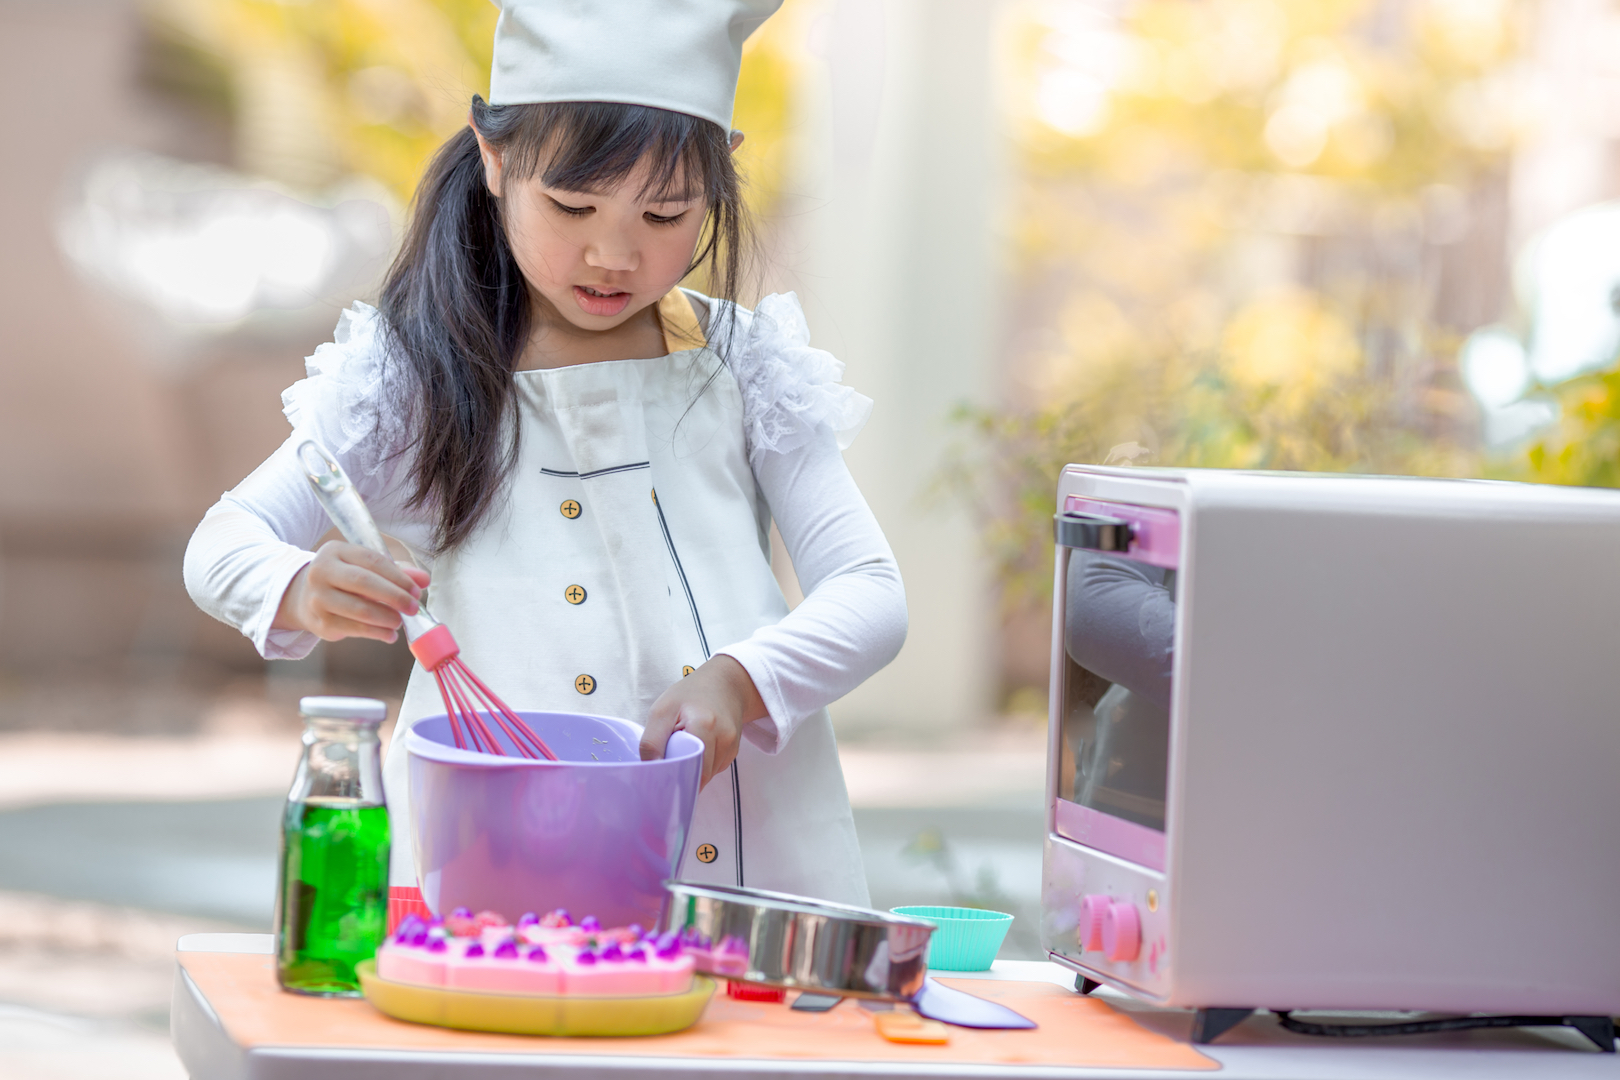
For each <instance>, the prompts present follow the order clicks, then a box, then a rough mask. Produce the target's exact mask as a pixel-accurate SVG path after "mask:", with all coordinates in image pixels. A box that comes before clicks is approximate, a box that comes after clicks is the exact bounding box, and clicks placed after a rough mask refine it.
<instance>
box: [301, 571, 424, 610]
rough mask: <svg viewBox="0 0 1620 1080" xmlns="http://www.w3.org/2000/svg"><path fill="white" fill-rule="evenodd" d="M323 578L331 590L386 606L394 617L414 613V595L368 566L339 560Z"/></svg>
mask: <svg viewBox="0 0 1620 1080" xmlns="http://www.w3.org/2000/svg"><path fill="white" fill-rule="evenodd" d="M324 578H325V583H326V584H327V585H328V586H330V587H331V588H332V589H333V590H335V591H337V592H342V593H348V594H349V595H351V596H356V597H359V598H361V599H363V600H369V601H371V602H372V603H375V604H379V605H382V606H384V607H387V608H389V609H391V610H392V611H393V612H394V613H395V615H396V617H397V616H398V615H399V614H400V613H403V614H406V615H413V614H415V613H416V610H417V602H416V598H415V597H414V596H412V595H411V594H410V593H409V592H407V591H406V590H404V589H401V588H399V587H398V586H397V585H395V584H393V583H392V582H390V581H387V580H385V579H384V578H382V577H381V576H380V575H378V574H376V573H374V572H372V571H371V570H370V569H369V568H368V567H363V566H356V565H354V564H353V563H346V562H340V563H338V564H337V565H336V566H334V567H332V568H331V569H330V570H329V571H328V572H327V573H326V574H325V575H324ZM413 587H414V586H413ZM391 625H397V623H396V624H391Z"/></svg>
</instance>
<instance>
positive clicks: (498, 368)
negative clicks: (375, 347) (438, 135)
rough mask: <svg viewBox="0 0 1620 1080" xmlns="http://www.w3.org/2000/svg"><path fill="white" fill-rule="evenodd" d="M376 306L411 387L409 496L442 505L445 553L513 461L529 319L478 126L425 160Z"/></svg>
mask: <svg viewBox="0 0 1620 1080" xmlns="http://www.w3.org/2000/svg"><path fill="white" fill-rule="evenodd" d="M482 104H483V102H482V101H479V102H477V105H482ZM379 307H380V310H381V312H382V315H383V322H384V323H385V324H386V325H387V327H388V333H389V336H390V342H389V344H390V346H391V350H390V359H391V360H393V361H394V362H397V363H400V364H402V365H403V366H404V368H405V369H406V374H407V378H408V381H409V382H410V383H411V384H412V385H413V387H414V389H415V393H414V395H413V396H412V397H413V400H412V402H411V405H410V411H409V424H410V429H411V430H412V431H413V432H415V438H414V440H413V441H412V443H411V444H410V446H409V447H408V449H407V451H406V452H407V453H408V455H409V457H410V476H411V482H412V493H411V499H410V504H409V505H411V506H412V507H413V508H420V507H429V508H431V509H433V510H434V511H435V513H436V516H437V518H438V521H437V527H436V529H435V533H434V542H435V546H436V547H437V548H438V549H440V550H443V549H445V548H450V547H453V546H455V545H456V544H458V543H460V542H461V541H462V540H464V539H465V538H466V537H467V535H468V533H470V532H471V531H472V529H473V528H474V526H476V525H477V524H478V522H479V521H481V520H482V519H483V518H484V516H485V515H486V514H487V513H488V511H489V509H490V506H491V504H492V502H493V500H494V498H495V496H496V494H497V493H498V492H499V491H500V489H501V487H502V485H503V483H504V481H505V479H506V477H507V475H508V474H509V473H510V472H511V469H512V467H513V465H514V464H515V462H516V461H517V449H518V428H519V425H518V424H517V423H516V422H515V417H513V416H512V415H511V414H512V412H513V410H514V405H513V385H512V370H513V368H514V367H515V366H516V364H517V360H518V356H519V354H520V353H521V352H522V348H523V343H524V341H525V340H526V339H527V337H528V327H529V295H528V289H527V287H526V285H525V284H524V280H523V273H522V271H521V270H519V269H518V265H517V262H516V260H515V259H514V258H513V257H512V252H511V249H510V248H509V247H508V246H507V242H506V232H505V230H504V229H503V228H502V227H501V218H500V204H499V201H498V200H497V199H496V198H495V197H494V196H493V195H492V194H490V191H489V188H488V187H487V186H486V184H485V183H484V167H483V162H482V160H481V159H480V157H479V153H478V140H477V138H476V137H475V136H474V135H473V131H472V128H470V127H467V128H463V129H462V130H461V131H460V132H458V133H457V134H456V135H455V136H454V137H452V138H451V139H450V141H449V142H447V143H445V145H444V146H443V147H441V148H440V150H439V152H438V153H437V154H436V155H435V156H434V158H433V161H432V163H431V164H430V165H429V166H428V170H427V174H426V175H425V176H424V177H423V179H422V183H421V185H420V186H419V188H418V190H417V197H416V205H415V213H414V216H413V218H412V221H411V225H410V229H409V231H408V232H407V234H406V237H405V242H404V244H403V246H402V247H401V249H400V253H399V256H398V257H397V258H396V259H395V261H394V265H393V267H392V269H391V270H390V271H389V274H388V279H387V282H386V283H385V285H384V286H383V291H382V297H381V300H380V303H379Z"/></svg>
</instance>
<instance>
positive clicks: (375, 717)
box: [298, 697, 388, 724]
mask: <svg viewBox="0 0 1620 1080" xmlns="http://www.w3.org/2000/svg"><path fill="white" fill-rule="evenodd" d="M298 715H299V716H306V717H307V716H315V717H321V718H323V719H327V720H359V721H361V722H363V723H371V724H380V723H382V722H383V721H384V720H385V719H387V718H388V706H387V705H385V704H384V703H383V702H381V701H378V700H377V699H376V698H368V697H307V698H299V699H298Z"/></svg>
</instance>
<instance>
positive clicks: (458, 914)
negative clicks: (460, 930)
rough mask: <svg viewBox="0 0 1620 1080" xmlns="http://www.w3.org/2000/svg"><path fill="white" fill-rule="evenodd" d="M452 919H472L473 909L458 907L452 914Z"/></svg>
mask: <svg viewBox="0 0 1620 1080" xmlns="http://www.w3.org/2000/svg"><path fill="white" fill-rule="evenodd" d="M450 917H451V918H452V919H470V918H472V908H467V907H458V908H456V910H454V911H452V912H451V913H450Z"/></svg>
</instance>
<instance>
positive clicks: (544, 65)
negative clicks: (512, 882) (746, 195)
mask: <svg viewBox="0 0 1620 1080" xmlns="http://www.w3.org/2000/svg"><path fill="white" fill-rule="evenodd" d="M777 2H779V0H753V2H748V0H687V2H684V3H680V4H672V3H669V2H668V0H620V2H618V3H616V4H613V5H597V4H579V3H577V2H570V0H533V2H519V0H507V2H506V3H504V4H503V10H502V13H501V16H500V21H499V24H498V28H497V30H496V36H495V63H494V72H493V76H492V79H491V94H490V99H491V103H489V104H486V103H485V102H484V101H483V100H481V99H480V98H477V97H474V98H473V102H472V111H471V115H470V118H469V120H470V123H469V126H468V128H467V129H465V130H464V131H462V132H461V133H459V134H457V135H456V136H454V137H453V138H452V139H451V140H450V141H449V142H448V143H447V144H446V145H445V146H444V147H443V149H441V150H440V151H439V153H438V155H437V157H436V158H435V159H434V161H433V163H432V165H431V166H430V167H429V169H428V172H427V175H426V176H425V177H424V178H423V180H422V184H421V187H420V189H419V191H418V194H417V201H416V206H415V214H414V219H413V221H412V223H411V226H410V230H409V233H408V235H407V237H406V240H405V243H404V247H403V249H402V251H401V253H400V255H399V258H398V260H397V261H396V262H395V264H394V266H393V268H392V269H391V271H390V272H389V275H388V278H387V281H386V283H385V285H384V287H383V291H382V296H381V300H380V303H379V306H378V308H377V309H372V308H370V307H368V306H366V305H364V304H355V305H354V306H353V307H351V308H350V309H349V310H348V311H346V312H344V314H343V316H342V318H341V319H340V320H339V322H338V327H337V332H336V334H335V340H334V341H333V342H332V343H331V344H327V345H323V346H321V347H320V348H319V349H317V350H316V352H315V355H314V356H312V357H310V358H309V361H308V369H309V378H307V379H305V380H303V381H301V382H299V383H296V384H294V385H293V386H292V387H291V388H290V389H288V390H287V391H286V393H284V394H283V395H282V402H283V406H284V409H285V412H286V414H287V418H288V419H289V421H291V423H292V425H293V428H294V432H293V435H292V437H291V438H289V439H288V441H287V442H286V443H284V444H283V445H282V446H281V447H280V449H278V450H277V451H276V452H275V453H274V454H272V455H271V457H270V458H269V459H268V460H267V461H266V462H265V463H264V464H263V465H261V466H260V467H259V468H258V469H257V470H255V471H254V472H253V474H252V475H251V476H249V477H248V478H247V479H246V480H244V481H243V482H242V483H241V484H240V485H239V486H238V487H237V488H235V489H234V490H233V491H231V492H229V493H227V494H226V495H225V496H224V497H223V498H222V499H221V500H220V501H219V503H218V504H216V505H215V506H214V507H213V508H212V509H211V510H210V511H209V512H208V514H207V516H206V517H205V518H204V519H203V522H202V524H201V525H200V526H199V527H198V529H197V532H196V534H195V536H193V538H192V541H191V545H190V547H189V549H188V550H187V552H186V564H185V576H186V586H187V588H188V589H189V590H190V592H191V595H192V597H193V598H194V599H195V600H196V602H197V603H198V604H199V605H200V606H201V607H202V608H203V609H204V610H206V611H208V612H209V613H210V614H212V615H214V616H215V617H217V618H219V619H222V620H224V621H225V622H228V623H230V624H232V625H234V626H236V627H238V628H239V629H240V630H241V631H242V632H243V633H244V634H245V635H247V636H248V637H249V638H250V639H251V640H252V641H253V643H254V645H255V646H257V648H258V649H259V651H260V652H261V653H262V654H263V655H264V656H266V657H268V658H271V659H276V658H297V657H301V656H304V655H306V654H307V653H308V652H309V651H310V649H312V648H313V647H314V646H315V643H316V641H317V640H318V639H325V640H328V641H332V640H337V639H339V638H344V637H369V638H377V639H379V640H384V641H392V640H395V638H396V635H397V633H398V628H399V626H400V622H401V613H410V612H413V611H415V610H416V604H417V602H418V600H421V599H422V598H423V597H424V595H425V592H426V590H428V589H429V588H430V587H431V594H432V606H433V610H434V613H435V615H436V616H438V617H439V618H440V619H442V620H444V621H445V622H446V623H447V624H448V625H449V626H450V627H451V628H452V629H453V630H454V632H455V634H456V637H457V639H458V640H459V641H460V643H461V646H462V651H463V656H464V658H465V659H466V661H467V664H468V666H469V667H470V668H472V669H473V670H474V671H476V672H478V673H479V674H480V675H481V676H482V677H483V678H484V679H485V680H486V681H487V682H488V683H489V684H490V685H491V686H492V687H493V688H495V690H496V692H497V693H499V694H500V695H501V696H502V697H503V698H505V699H506V701H507V702H508V703H509V704H511V705H512V706H513V707H514V708H518V709H531V710H559V711H573V712H589V713H598V714H605V715H612V716H622V717H628V718H630V719H632V720H635V721H637V722H639V723H643V724H644V725H645V734H644V736H643V743H642V753H643V756H644V757H656V756H659V755H661V754H662V752H663V747H664V744H665V742H666V741H667V740H668V738H669V736H670V734H671V733H672V732H673V731H675V730H676V729H684V730H686V731H689V732H691V733H692V734H694V735H696V736H697V737H698V738H700V739H701V740H702V741H703V744H704V750H705V753H704V767H703V781H704V785H705V786H704V788H703V790H702V792H701V793H700V795H699V796H698V802H697V810H696V813H695V815H694V818H693V822H692V829H691V832H690V834H689V836H688V838H687V845H686V849H685V852H684V855H683V859H682V863H681V865H680V868H679V874H680V876H681V877H683V878H686V879H688V880H695V881H701V882H708V883H714V884H727V885H731V884H736V885H742V884H747V885H750V886H755V887H760V888H767V889H775V890H780V891H784V892H790V893H797V894H800V895H808V896H815V897H821V898H824V899H829V900H835V901H842V902H845V903H854V904H860V905H866V904H867V903H868V898H867V890H866V879H865V875H864V872H863V870H862V867H861V861H860V851H859V847H858V845H857V842H856V837H855V828H854V821H853V818H852V816H851V813H850V807H849V798H848V795H847V793H846V791H845V788H844V783H843V777H842V773H841V771H840V769H839V765H838V752H837V748H836V746H835V745H834V741H833V732H832V726H831V723H830V721H829V720H828V717H827V713H826V709H825V706H826V705H827V704H828V703H829V702H831V701H833V700H835V699H836V698H839V697H841V696H843V695H844V694H845V693H847V692H848V691H849V690H851V689H852V688H854V687H855V686H856V685H858V684H859V683H860V682H862V681H863V680H865V679H866V678H867V677H869V676H870V675H871V674H872V673H873V672H875V671H877V670H878V669H879V668H881V667H882V666H883V665H884V664H887V663H888V662H889V661H890V660H891V659H893V657H894V655H895V653H896V652H898V651H899V648H900V645H901V642H902V641H903V639H904V637H905V629H906V610H905V597H904V593H903V591H902V588H901V583H900V576H899V572H898V570H897V568H896V566H895V562H894V557H893V555H892V553H891V552H890V550H889V546H888V544H887V542H886V541H885V540H884V537H883V534H882V532H881V531H880V530H879V529H878V526H877V523H876V521H875V520H874V519H873V517H872V513H871V511H870V510H869V509H868V508H867V505H866V503H865V501H864V500H863V499H862V497H861V494H860V492H859V491H858V490H857V489H856V487H855V484H854V482H853V481H852V480H851V478H850V475H849V472H848V470H847V469H846V468H845V466H844V462H843V458H842V456H841V454H840V447H841V445H847V443H848V440H849V438H851V437H852V436H853V435H854V433H855V432H856V431H857V430H858V429H859V427H860V426H861V424H862V423H863V422H864V420H865V417H866V414H867V412H868V411H869V410H870V407H871V403H870V402H869V401H868V400H867V399H865V398H863V397H861V396H860V395H858V394H856V393H855V392H854V391H853V390H850V389H849V388H847V387H844V386H841V385H839V383H838V379H839V376H840V374H841V372H842V365H840V364H839V363H838V362H837V361H836V360H834V359H833V358H832V357H831V356H829V355H828V354H827V353H825V352H821V351H819V350H817V349H813V348H811V347H810V346H809V343H808V342H809V335H808V331H807V330H806V327H805V324H804V319H803V314H802V312H801V311H800V309H799V306H798V302H797V300H796V299H794V297H793V296H792V295H791V294H789V295H786V296H782V295H776V296H769V297H766V298H765V299H764V300H763V301H761V302H760V303H759V305H758V307H757V308H756V309H755V310H754V311H752V312H749V311H747V310H745V309H742V308H740V307H738V306H737V305H736V304H735V303H734V302H733V300H732V298H733V297H734V295H735V292H736V289H737V284H738V281H737V278H738V271H739V264H740V256H741V252H742V250H743V248H744V246H745V243H746V237H745V236H744V234H743V220H744V213H743V205H742V199H741V196H740V193H739V183H738V178H737V174H736V172H735V169H734V166H733V163H732V156H731V155H732V151H734V150H735V149H736V147H737V146H738V145H739V144H740V142H741V139H742V136H741V133H730V132H729V129H730V119H731V109H732V98H733V95H734V93H735V88H736V76H737V69H738V64H739V61H740V56H741V47H742V42H743V41H744V40H745V39H746V38H747V36H748V34H749V33H750V32H752V30H753V29H754V28H756V27H757V26H758V25H759V23H761V22H762V21H764V19H765V18H766V17H767V16H768V15H769V14H770V13H771V11H773V10H774V8H775V6H776V3H777ZM698 266H707V268H708V271H709V281H710V282H711V283H713V285H712V287H713V288H714V289H715V291H716V292H717V294H718V295H717V296H716V297H708V296H702V295H699V294H698V293H695V292H691V291H688V290H683V289H680V288H678V287H677V284H676V283H677V282H679V281H680V280H681V279H682V278H684V277H686V276H687V275H688V273H690V272H691V271H692V270H694V269H695V268H697V267H698ZM307 437H313V438H315V439H317V440H319V441H320V442H321V443H322V444H323V445H324V446H326V447H327V448H328V449H329V450H330V451H331V452H333V453H334V454H335V455H336V456H337V458H338V459H339V461H340V462H341V464H342V465H343V467H344V469H345V470H346V471H347V472H348V474H349V475H350V477H352V478H353V479H354V481H355V483H356V485H357V486H358V487H359V489H360V491H361V494H362V495H363V496H364V497H365V499H366V501H367V503H368V504H369V505H370V507H371V510H372V513H373V515H374V516H375V517H376V518H377V522H378V525H379V526H380V527H381V528H382V530H383V531H384V532H385V533H387V534H389V535H390V536H391V538H393V540H395V541H397V544H398V548H397V551H396V555H397V556H398V557H399V559H400V562H398V563H394V562H390V561H389V560H387V559H384V558H382V557H381V556H378V555H375V554H373V553H371V552H369V551H367V550H366V549H364V548H361V547H357V546H355V545H352V544H347V543H344V542H342V541H340V540H331V539H328V540H325V541H324V542H323V540H322V538H323V536H325V535H326V534H328V532H329V530H330V523H329V522H328V521H327V519H326V517H325V515H324V513H323V512H322V510H321V507H320V505H319V503H317V502H316V500H315V497H314V495H313V493H312V492H311V491H310V489H309V486H308V483H307V482H306V480H305V479H304V475H303V470H302V468H301V466H300V465H299V463H298V462H297V460H296V457H295V452H294V448H295V447H296V446H297V445H298V443H299V442H301V441H302V440H303V439H305V438H307ZM773 520H774V521H775V522H776V524H777V527H778V529H779V530H780V532H781V535H782V539H783V540H784V542H785V543H786V545H787V549H788V552H789V553H790V554H791V556H792V558H793V563H794V567H795V569H796V570H797V572H798V575H799V580H800V582H801V584H802V585H803V586H804V589H805V599H804V601H803V603H801V604H800V605H799V606H798V607H797V608H795V609H794V610H793V611H792V612H791V613H790V612H789V611H788V608H787V604H786V603H785V602H784V600H783V598H782V594H781V591H780V590H779V589H778V587H777V585H776V581H775V579H774V578H773V576H772V574H771V568H770V558H769V552H770V547H769V539H768V537H769V530H770V525H771V522H772V521H773ZM430 583H431V586H430ZM442 711H443V706H442V705H441V703H440V699H439V695H438V692H437V689H436V687H435V684H434V682H433V679H432V677H431V676H430V675H429V674H428V673H427V672H425V671H424V670H423V669H422V668H421V667H420V666H418V667H417V668H416V669H415V670H414V671H413V672H412V673H411V678H410V682H409V685H408V687H407V689H406V692H405V700H404V704H403V707H402V708H401V712H400V728H399V729H398V730H399V731H403V730H404V728H406V727H408V726H409V725H411V724H413V723H415V722H416V721H417V720H419V719H420V718H422V717H424V716H428V715H432V714H434V713H440V712H442ZM393 745H394V746H395V747H398V746H399V745H400V743H399V740H398V739H397V738H396V739H395V741H394V744H393ZM404 758H405V754H404V752H403V751H401V750H396V751H395V752H393V753H391V754H390V755H389V757H388V761H387V763H386V765H385V768H384V778H385V787H386V790H387V795H388V800H389V804H390V807H391V808H392V813H393V821H394V835H395V836H396V837H398V838H400V839H401V840H402V841H403V840H404V838H406V837H408V836H409V835H410V829H409V811H408V807H407V806H406V799H407V796H408V790H407V783H406V768H405V761H404ZM711 781H712V782H711ZM391 884H392V885H393V886H394V890H393V892H394V895H395V896H396V897H398V898H400V899H401V900H405V899H407V898H409V897H410V896H412V895H416V894H415V890H416V887H417V884H418V882H417V876H416V870H415V867H414V865H413V863H412V856H411V850H410V844H409V843H408V842H396V843H395V845H394V855H393V868H392V872H391Z"/></svg>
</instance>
